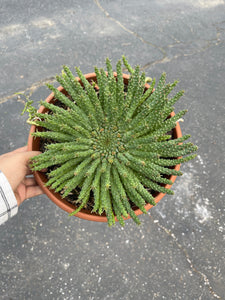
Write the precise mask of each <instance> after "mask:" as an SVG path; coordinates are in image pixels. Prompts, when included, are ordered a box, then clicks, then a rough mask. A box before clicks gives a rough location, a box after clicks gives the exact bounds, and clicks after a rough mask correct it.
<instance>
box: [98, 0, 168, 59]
mask: <svg viewBox="0 0 225 300" xmlns="http://www.w3.org/2000/svg"><path fill="white" fill-rule="evenodd" d="M94 3H95V4H96V5H97V6H98V8H99V9H100V10H101V11H102V12H103V13H104V14H105V16H106V17H107V18H109V19H110V20H111V21H113V22H115V23H116V24H117V25H118V26H119V27H121V28H122V29H123V30H124V31H126V32H128V33H130V34H132V35H133V36H135V37H136V38H138V39H139V40H140V41H141V42H142V43H145V44H147V45H150V46H152V47H153V48H155V49H157V50H159V51H160V52H161V54H162V55H163V58H161V59H159V60H157V61H159V62H160V61H163V60H164V59H165V58H166V51H165V49H163V48H162V47H160V46H157V45H156V44H153V43H151V42H149V41H146V40H145V39H144V38H143V37H141V36H140V35H139V34H138V33H136V32H134V31H132V30H130V29H128V28H127V27H125V26H124V25H123V24H122V23H121V22H120V21H118V20H116V19H115V18H113V17H111V16H110V14H109V13H108V12H107V11H106V10H105V9H104V8H103V7H102V5H101V4H100V3H99V0H94Z"/></svg>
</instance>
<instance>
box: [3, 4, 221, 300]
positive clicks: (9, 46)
mask: <svg viewBox="0 0 225 300" xmlns="http://www.w3.org/2000/svg"><path fill="white" fill-rule="evenodd" d="M0 6H1V9H0V14H2V16H3V17H2V18H0V20H1V21H0V41H1V42H0V66H1V72H0V82H1V87H2V89H1V91H0V128H1V130H0V135H1V141H4V143H3V142H1V143H0V153H5V152H8V151H10V150H13V149H16V148H17V147H19V146H22V145H24V144H25V143H26V142H27V135H28V131H29V128H28V126H27V124H26V116H20V112H21V111H22V109H23V106H24V103H23V102H24V101H23V98H22V97H20V98H19V99H18V97H17V96H15V93H16V92H24V93H26V94H27V95H29V94H32V99H33V100H34V101H35V103H37V102H38V101H39V100H40V99H45V98H46V97H47V95H48V94H49V91H48V90H47V88H46V87H45V83H47V82H52V83H55V80H54V77H53V76H54V75H55V74H56V73H59V72H60V71H61V66H62V65H63V64H67V65H69V66H71V67H73V66H75V65H78V66H80V67H81V69H82V71H83V72H85V73H88V72H90V71H92V70H93V66H94V65H98V66H100V67H102V66H104V60H105V57H107V56H109V57H110V58H111V60H112V62H113V63H115V62H116V61H117V60H118V59H119V58H120V57H121V55H122V54H125V55H126V56H127V57H128V59H129V61H130V63H131V64H132V65H134V64H139V65H140V66H141V68H142V70H144V71H145V72H146V74H147V75H148V76H151V77H156V79H158V78H159V77H160V74H161V73H162V72H163V71H166V72H167V76H168V81H172V80H174V79H177V78H179V79H180V84H179V87H178V88H179V89H185V90H186V95H185V97H184V99H183V101H180V103H178V104H177V106H176V109H177V110H178V109H180V108H181V109H183V108H184V107H185V108H188V109H189V113H188V114H187V115H186V116H185V118H184V119H185V123H184V124H182V125H181V126H182V130H183V133H191V134H192V140H193V142H194V143H196V144H198V146H199V153H198V157H197V158H196V160H195V161H193V162H190V163H189V164H187V165H184V166H182V170H183V172H184V175H183V177H182V178H179V179H177V180H176V182H175V184H174V187H173V189H174V191H175V195H174V196H173V197H171V196H165V197H164V198H163V199H162V200H161V201H160V202H159V203H158V205H157V206H156V207H155V208H153V209H151V210H150V212H149V216H150V217H148V216H141V221H142V225H141V226H140V227H136V226H135V225H134V224H132V222H131V221H128V222H127V225H126V226H125V228H124V229H123V228H120V227H119V226H116V227H115V228H111V229H109V228H107V226H106V224H99V223H97V224H95V223H94V224H93V223H91V222H87V221H84V220H81V219H77V218H72V219H68V216H67V214H66V213H64V212H63V211H61V210H60V209H58V208H57V207H56V206H55V205H54V204H53V203H52V202H51V201H50V200H49V199H48V198H47V197H45V196H40V197H38V198H36V199H32V200H29V201H26V202H25V203H24V204H23V205H22V206H21V207H20V209H19V213H18V215H17V216H16V217H14V218H13V219H11V220H10V221H9V222H8V223H7V224H5V225H4V226H2V227H1V231H0V235H1V237H0V241H1V242H0V291H1V292H0V299H4V300H5V299H13V300H14V299H32V300H33V299H37V300H39V299H70V300H72V299H75V300H76V299H85V300H86V299H88V300H90V299H91V300H96V299H100V300H102V299H107V300H108V299H112V300H115V299H121V300H128V299H129V300H130V299H135V300H139V299H140V300H145V299H146V300H148V299H175V300H176V299H188V300H189V299H191V300H192V299H202V300H205V299H206V300H208V299H223V298H224V295H225V289H224V278H225V264H224V261H225V254H224V248H225V235H224V232H225V226H224V219H225V209H224V196H225V190H224V179H225V177H224V170H223V165H224V163H225V161H224V141H225V139H224V131H225V119H224V94H225V86H224V82H223V78H224V77H225V61H224V53H225V43H224V41H225V17H224V16H225V15H224V11H225V4H224V1H222V0H205V1H201V0H197V1H194V0H191V1H185V0H178V1H177V0H176V1H175V0H162V1H151V2H149V1H147V0H144V1H138V2H137V1H136V0H130V1H123V2H122V1H120V0H115V1H102V0H93V1H87V0H85V1H83V2H80V1H78V0H75V1H74V0H73V1H72V0H69V1H59V0H55V1H54V5H53V2H52V1H47V3H45V2H43V3H38V2H35V3H33V2H30V1H25V0H23V1H20V3H18V2H15V3H14V4H13V5H12V3H11V2H10V1H3V2H2V3H1V5H0ZM37 105H38V103H37Z"/></svg>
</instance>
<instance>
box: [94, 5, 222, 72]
mask: <svg viewBox="0 0 225 300" xmlns="http://www.w3.org/2000/svg"><path fill="white" fill-rule="evenodd" d="M94 3H95V4H96V5H97V6H98V8H99V9H100V10H101V11H102V12H103V13H104V14H105V16H106V17H107V18H109V19H110V20H111V21H113V22H114V23H116V24H117V25H118V26H119V27H121V28H122V29H123V30H124V31H126V32H128V33H130V34H131V35H133V36H135V37H136V38H138V39H139V40H140V41H141V42H142V43H145V44H147V45H150V46H152V47H153V48H155V49H157V50H159V52H160V53H161V54H162V55H163V57H162V58H161V59H157V60H155V61H153V62H149V63H147V64H145V65H144V66H143V67H142V68H141V70H142V71H143V70H145V69H147V68H149V67H150V66H153V65H156V64H159V63H160V64H161V63H166V62H170V61H172V60H173V59H177V58H179V57H182V56H184V57H185V56H191V55H194V54H197V53H201V52H204V51H206V50H207V49H208V48H209V47H211V46H213V45H216V46H217V45H219V44H220V43H222V42H224V41H222V40H220V32H219V28H216V30H217V33H216V38H215V39H212V40H209V41H207V42H208V45H206V46H205V47H203V48H201V49H197V50H196V51H193V52H192V53H190V54H187V53H184V54H181V55H175V56H173V57H172V58H169V57H168V55H167V51H166V50H165V48H168V47H170V46H171V45H167V46H165V47H160V46H158V45H156V44H153V43H151V42H149V41H146V40H145V39H144V38H143V37H141V36H140V35H139V34H138V33H136V32H134V31H132V30H130V29H129V28H127V27H126V26H124V25H123V24H122V23H121V22H120V21H118V20H117V19H115V18H113V17H111V16H110V14H109V12H108V11H107V10H106V9H105V8H103V6H102V5H101V4H100V2H99V0H94ZM222 23H223V22H222ZM191 29H192V28H190V30H191ZM169 36H170V38H172V39H173V40H174V41H175V44H174V45H181V44H182V45H186V44H187V45H188V44H192V42H189V43H182V42H181V41H179V40H178V39H176V37H174V36H173V35H169Z"/></svg>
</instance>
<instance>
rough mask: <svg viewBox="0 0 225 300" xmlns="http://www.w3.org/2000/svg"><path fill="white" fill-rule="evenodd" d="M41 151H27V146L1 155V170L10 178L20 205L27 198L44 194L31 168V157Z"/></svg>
mask: <svg viewBox="0 0 225 300" xmlns="http://www.w3.org/2000/svg"><path fill="white" fill-rule="evenodd" d="M40 153H41V152H39V151H27V146H24V147H22V148H18V149H16V150H14V151H12V152H9V153H6V154H3V155H1V156H0V170H1V171H2V172H3V173H4V175H5V176H6V178H7V179H8V181H9V183H10V185H11V187H12V190H13V192H14V194H15V197H16V200H17V203H18V206H19V205H20V204H21V203H22V202H23V201H24V200H26V199H27V198H31V197H35V196H38V195H41V194H43V191H42V190H41V188H40V187H39V186H38V185H37V183H36V181H35V179H34V177H27V176H28V175H31V174H32V171H31V170H30V168H29V160H30V158H31V157H33V156H36V155H38V154H40Z"/></svg>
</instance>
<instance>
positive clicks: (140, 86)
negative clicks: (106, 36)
mask: <svg viewBox="0 0 225 300" xmlns="http://www.w3.org/2000/svg"><path fill="white" fill-rule="evenodd" d="M123 63H124V65H125V67H126V68H127V69H128V71H129V72H130V78H129V82H128V84H127V85H126V84H125V83H124V80H123V74H122V66H121V61H120V60H119V61H118V63H117V65H116V71H117V73H113V69H112V65H111V63H110V61H109V59H106V67H107V72H105V71H104V70H103V69H98V68H97V67H96V68H95V74H96V78H97V82H96V83H95V82H89V81H88V80H87V79H86V78H85V76H84V75H83V74H82V72H81V70H80V69H79V68H76V72H77V74H78V76H79V78H80V80H81V82H82V84H80V82H79V81H78V80H77V79H76V78H75V77H74V75H73V74H72V72H71V71H70V69H69V68H68V67H67V66H64V67H63V71H62V74H61V75H60V76H56V79H57V81H58V82H59V84H61V85H62V87H63V88H64V90H65V91H66V94H64V93H62V92H60V91H59V90H58V89H56V88H55V87H54V86H52V85H48V87H49V88H50V90H52V91H53V93H54V99H55V100H56V99H57V100H58V102H60V103H61V104H62V105H56V103H55V102H56V101H55V102H53V103H47V102H45V101H41V105H43V106H44V107H46V108H47V109H48V112H49V113H45V114H43V113H38V112H37V111H36V109H34V107H32V105H31V103H30V102H29V105H28V106H27V107H26V110H27V111H28V112H29V113H30V117H29V120H28V123H30V124H34V125H36V126H37V127H38V128H40V127H41V128H44V130H39V131H37V130H36V132H34V133H33V135H34V136H35V137H39V138H41V139H42V140H44V141H46V143H45V150H44V152H43V153H42V154H40V155H38V156H36V157H34V158H33V159H32V169H33V170H42V169H44V168H49V169H48V170H49V171H48V174H47V176H48V182H47V183H46V185H47V186H49V188H51V189H54V190H55V191H56V192H60V193H61V195H62V198H66V197H67V196H68V195H70V194H71V193H73V192H74V191H75V190H76V189H79V195H78V196H77V199H76V206H77V209H76V210H75V211H74V212H73V213H72V214H71V215H73V214H76V213H77V212H78V211H80V210H81V209H82V208H84V207H85V206H86V205H87V203H88V201H89V199H90V197H91V195H92V198H93V199H94V204H93V212H96V213H98V214H100V215H101V214H102V213H103V212H105V214H106V216H107V220H108V224H109V225H112V224H114V223H115V216H116V217H117V219H118V221H119V223H120V224H121V225H124V218H126V217H127V216H128V215H130V216H131V217H132V218H133V220H134V221H135V222H136V223H137V224H139V223H140V221H139V219H138V217H137V216H136V215H135V213H134V211H133V209H132V205H135V206H136V207H138V208H139V209H140V210H141V211H142V212H143V213H146V209H145V205H146V204H147V203H150V204H151V205H155V201H154V197H153V195H152V193H153V191H157V192H162V193H167V194H173V192H172V191H171V190H170V189H167V188H165V185H166V184H172V182H171V180H170V179H168V176H166V175H176V176H179V175H182V173H181V172H180V171H176V170H174V169H173V168H172V166H175V165H177V164H180V163H183V162H186V161H188V160H190V159H192V158H194V157H195V155H194V154H192V153H193V152H194V151H196V149H197V147H196V146H194V145H193V144H192V143H184V141H185V140H187V139H188V138H189V137H190V136H189V135H185V136H183V137H181V138H174V137H173V136H172V135H171V132H172V131H171V130H172V129H173V128H175V126H176V122H177V121H178V120H179V119H180V118H181V117H182V116H183V115H184V114H185V113H186V110H182V111H180V112H179V113H177V114H176V115H175V116H172V117H171V116H170V114H171V112H173V110H174V108H173V105H174V104H175V102H176V101H178V100H179V98H180V97H181V96H182V95H183V91H180V92H178V93H177V94H175V95H174V96H173V97H171V98H170V99H169V97H168V96H169V94H170V92H171V91H172V89H173V88H174V87H175V86H176V84H177V81H175V82H173V83H172V84H166V74H165V73H163V74H162V76H161V78H160V80H159V82H158V84H157V86H156V87H155V89H154V86H155V80H153V81H152V83H151V85H150V86H149V88H148V89H147V88H146V84H145V82H146V76H145V74H144V73H143V72H141V71H140V68H139V66H137V67H136V68H135V69H133V68H132V67H131V66H130V65H129V63H128V61H127V59H126V58H125V57H123ZM47 141H48V142H47ZM49 141H51V142H49ZM54 166H55V167H54ZM52 167H54V168H52Z"/></svg>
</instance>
